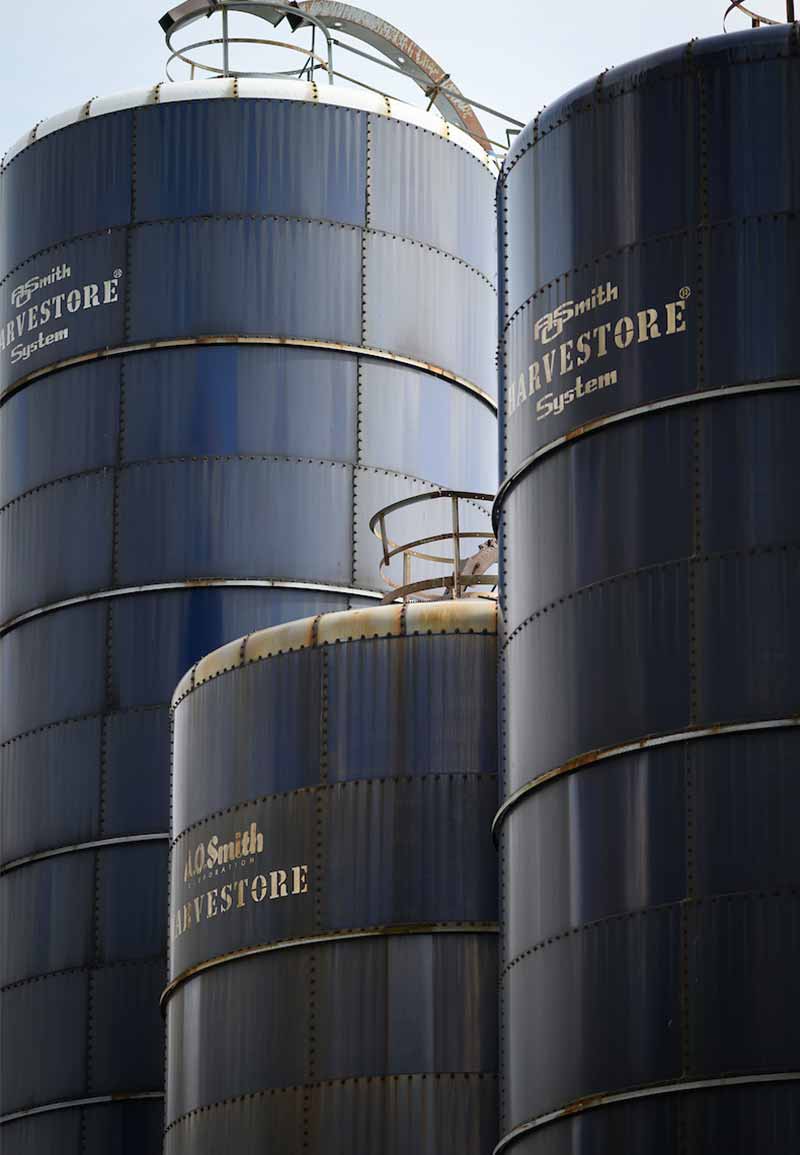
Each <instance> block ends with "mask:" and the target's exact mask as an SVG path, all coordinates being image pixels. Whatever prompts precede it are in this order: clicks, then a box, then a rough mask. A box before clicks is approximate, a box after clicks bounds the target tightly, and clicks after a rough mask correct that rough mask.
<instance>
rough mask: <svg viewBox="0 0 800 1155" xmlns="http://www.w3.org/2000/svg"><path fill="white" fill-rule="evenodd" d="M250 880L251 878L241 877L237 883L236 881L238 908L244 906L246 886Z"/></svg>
mask: <svg viewBox="0 0 800 1155" xmlns="http://www.w3.org/2000/svg"><path fill="white" fill-rule="evenodd" d="M249 881H250V879H249V878H240V879H239V881H238V882H237V883H235V886H236V907H237V909H238V908H239V907H242V906H244V888H245V887H246V886H247V884H248V882H249Z"/></svg>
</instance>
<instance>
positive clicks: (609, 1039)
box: [495, 27, 800, 1155]
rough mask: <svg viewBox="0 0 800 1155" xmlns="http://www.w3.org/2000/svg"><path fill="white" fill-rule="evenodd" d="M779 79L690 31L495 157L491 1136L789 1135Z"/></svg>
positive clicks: (791, 948)
mask: <svg viewBox="0 0 800 1155" xmlns="http://www.w3.org/2000/svg"><path fill="white" fill-rule="evenodd" d="M798 93H800V38H798V30H797V28H796V27H780V28H773V29H764V30H761V31H758V32H745V33H741V34H739V35H735V36H727V37H724V38H719V39H715V40H710V41H705V42H693V43H691V44H689V45H687V46H686V47H685V48H682V49H673V50H669V51H667V52H664V53H661V54H659V55H657V56H654V57H651V58H648V59H645V60H642V61H636V62H634V63H633V64H630V65H627V66H625V67H623V68H620V69H616V70H613V71H611V72H607V73H604V74H603V75H602V76H600V77H598V78H597V79H596V80H594V81H592V82H591V83H588V84H586V85H584V86H582V87H581V88H579V89H577V90H575V91H574V92H573V93H570V94H569V95H568V96H566V97H565V98H564V99H563V100H562V101H560V102H559V103H558V104H557V105H555V106H554V107H552V108H550V109H547V110H545V111H544V112H543V113H542V114H541V115H540V116H539V117H538V118H537V119H536V121H535V122H534V123H533V124H532V125H531V126H529V128H528V129H527V130H526V131H525V133H523V134H522V136H521V138H520V140H519V141H518V142H517V144H516V145H515V146H514V148H512V151H511V154H510V155H509V158H508V161H507V163H506V166H505V169H504V172H503V174H502V177H501V191H500V201H499V217H500V223H501V230H502V232H501V240H502V244H503V255H502V261H501V276H502V278H503V287H502V292H501V300H502V304H501V323H502V337H501V345H500V361H501V368H502V374H503V386H504V393H505V401H504V405H503V418H502V420H503V429H502V438H501V441H502V451H503V458H504V460H503V473H504V477H505V479H506V481H505V483H504V485H503V487H502V488H501V493H500V497H499V499H498V502H497V506H496V511H495V512H496V516H497V520H498V529H499V538H500V551H501V573H502V579H503V580H502V608H503V620H504V639H503V649H502V656H501V678H500V686H501V718H502V719H503V720H504V721H503V725H502V743H503V772H504V783H503V790H502V802H501V808H500V811H499V813H498V815H497V816H496V819H495V832H496V834H497V836H498V838H499V842H500V847H501V857H502V864H503V876H502V885H501V893H502V902H503V906H502V911H503V915H502V918H503V925H504V934H503V946H502V950H503V957H502V960H501V973H502V979H501V987H502V1010H501V1021H502V1032H501V1056H502V1058H501V1062H502V1065H503V1088H502V1113H503V1123H502V1131H503V1133H504V1136H505V1138H504V1139H503V1140H502V1141H501V1144H500V1149H502V1150H504V1151H513V1152H517V1151H519V1152H524V1153H525V1155H577V1153H578V1152H581V1153H582V1155H583V1153H585V1152H600V1151H603V1152H605V1151H608V1150H620V1151H631V1152H632V1151H644V1150H646V1151H648V1152H655V1153H657V1155H678V1153H679V1152H680V1153H681V1155H700V1153H701V1152H702V1153H705V1152H707V1151H710V1150H725V1151H726V1152H729V1153H730V1155H740V1153H741V1155H744V1153H745V1152H749V1151H751V1150H752V1149H753V1148H756V1149H758V1150H764V1151H769V1152H770V1155H788V1153H789V1152H791V1151H794V1150H795V1149H796V1148H797V1146H798V1143H799V1142H800V1112H798V1111H797V1109H796V1105H795V1106H792V1105H791V1104H792V1096H795V1097H796V1086H795V1087H794V1088H793V1087H792V1085H791V1084H792V1082H793V1081H796V1078H797V1072H798V1063H797V1055H798V1053H799V1052H800V1034H798V1031H797V1028H796V1025H795V1024H794V1022H793V1021H792V1020H791V1019H787V1017H786V1016H785V1013H784V1011H783V1010H782V1008H785V1007H786V1006H790V1005H793V1003H794V1002H795V1001H796V999H797V998H798V997H800V987H798V980H797V974H796V969H797V968H796V966H795V959H796V953H797V949H798V942H800V939H799V938H798V929H797V928H798V926H800V906H798V897H797V896H798V893H800V891H799V890H798V882H800V854H798V849H797V843H796V839H794V838H793V836H792V835H791V833H790V826H791V822H792V816H793V815H794V814H796V812H797V808H798V805H800V793H799V792H798V784H797V783H798V780H797V775H796V770H797V764H798V758H799V757H800V730H798V728H797V719H798V716H800V698H798V691H797V687H798V685H799V684H800V663H799V661H798V653H800V614H798V609H797V604H796V602H797V599H796V598H795V597H794V593H793V591H794V590H795V589H796V585H797V581H798V578H799V577H800V519H799V518H798V510H799V509H800V501H799V500H798V499H800V470H799V469H798V467H797V453H796V437H795V434H794V429H795V428H796V426H797V422H798V419H800V388H798V380H800V340H798V329H797V327H796V326H795V325H794V324H793V322H792V319H791V318H792V315H793V310H794V308H795V305H796V300H797V293H798V289H800V284H799V283H798V280H797V275H796V270H795V267H794V265H793V263H792V261H791V259H790V257H789V254H790V253H792V252H793V251H794V248H795V238H794V230H795V228H796V221H795V217H796V213H797V209H798V206H800V180H798V173H799V172H800V170H798V168H797V165H796V163H795V156H796V152H797V147H796V146H797V144H798V143H799V142H798V128H797V120H796V118H795V117H794V116H793V114H792V112H791V109H792V106H793V103H794V101H795V98H796V95H797V94H798ZM745 1119H747V1122H746V1123H745V1122H744V1120H745Z"/></svg>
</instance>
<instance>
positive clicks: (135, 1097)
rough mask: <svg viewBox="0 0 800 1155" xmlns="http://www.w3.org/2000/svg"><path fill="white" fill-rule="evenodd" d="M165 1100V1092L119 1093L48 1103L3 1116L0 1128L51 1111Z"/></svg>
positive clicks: (0, 1119)
mask: <svg viewBox="0 0 800 1155" xmlns="http://www.w3.org/2000/svg"><path fill="white" fill-rule="evenodd" d="M163 1098H164V1092H163V1091H132V1092H130V1093H125V1092H119V1091H118V1092H115V1093H114V1094H113V1095H97V1096H95V1097H94V1098H91V1099H68V1100H65V1101H63V1102H60V1103H46V1104H45V1105H44V1106H43V1107H29V1108H28V1109H27V1110H25V1111H14V1112H13V1113H12V1114H10V1115H2V1116H0V1126H2V1124H3V1123H13V1122H14V1120H15V1119H28V1118H30V1117H31V1115H45V1114H47V1113H48V1112H50V1111H69V1110H72V1109H76V1108H78V1107H98V1106H100V1105H102V1104H104V1103H133V1102H137V1101H142V1100H144V1101H147V1100H153V1099H163Z"/></svg>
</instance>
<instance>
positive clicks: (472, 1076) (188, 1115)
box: [164, 1070, 497, 1135]
mask: <svg viewBox="0 0 800 1155" xmlns="http://www.w3.org/2000/svg"><path fill="white" fill-rule="evenodd" d="M417 1079H420V1080H426V1081H427V1080H432V1081H433V1080H437V1079H441V1080H442V1081H449V1080H451V1079H463V1080H464V1081H465V1082H472V1081H480V1080H483V1079H491V1080H494V1081H496V1080H497V1072H496V1071H451V1070H447V1071H409V1072H405V1073H404V1074H402V1075H389V1074H386V1073H381V1074H379V1075H367V1074H364V1075H342V1076H340V1077H339V1078H338V1079H337V1078H332V1079H320V1080H318V1081H316V1082H308V1083H291V1084H289V1086H284V1087H262V1088H261V1089H260V1090H258V1091H245V1092H243V1093H242V1094H240V1095H231V1096H230V1097H229V1098H227V1099H218V1100H216V1101H215V1102H213V1103H204V1104H203V1105H202V1106H199V1107H192V1109H191V1110H190V1111H184V1112H183V1114H182V1115H177V1116H176V1117H175V1118H174V1119H173V1120H172V1122H171V1123H169V1124H168V1125H167V1127H166V1128H165V1130H164V1134H165V1135H166V1134H168V1133H169V1132H170V1131H172V1130H174V1129H175V1128H177V1127H180V1126H181V1124H182V1123H185V1122H186V1121H187V1120H188V1119H193V1118H195V1117H196V1116H197V1115H203V1114H206V1113H207V1112H208V1111H219V1110H220V1109H222V1108H224V1107H232V1106H234V1104H236V1103H242V1102H244V1101H245V1100H248V1101H251V1100H253V1099H266V1098H272V1097H273V1096H277V1095H286V1094H290V1095H292V1094H295V1095H296V1094H298V1092H299V1093H305V1092H307V1091H319V1090H322V1089H323V1088H331V1089H333V1088H337V1087H352V1086H357V1085H358V1084H359V1083H366V1084H368V1085H369V1086H374V1085H375V1084H376V1083H386V1084H388V1085H390V1086H391V1085H392V1084H394V1085H397V1084H399V1083H405V1084H410V1083H413V1082H414V1081H415V1080H417Z"/></svg>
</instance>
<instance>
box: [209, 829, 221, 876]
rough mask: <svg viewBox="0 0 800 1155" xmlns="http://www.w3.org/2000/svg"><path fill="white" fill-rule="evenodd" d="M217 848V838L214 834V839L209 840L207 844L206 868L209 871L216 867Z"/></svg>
mask: <svg viewBox="0 0 800 1155" xmlns="http://www.w3.org/2000/svg"><path fill="white" fill-rule="evenodd" d="M218 846H219V839H218V838H217V836H216V834H215V835H214V837H213V838H212V839H211V841H210V842H209V844H208V852H207V853H208V868H209V870H210V869H211V867H212V866H215V865H216V862H217V857H218V851H217V847H218Z"/></svg>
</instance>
